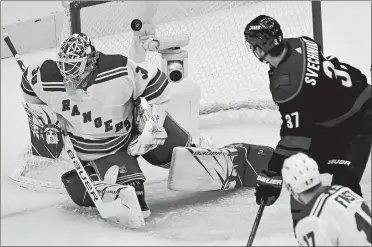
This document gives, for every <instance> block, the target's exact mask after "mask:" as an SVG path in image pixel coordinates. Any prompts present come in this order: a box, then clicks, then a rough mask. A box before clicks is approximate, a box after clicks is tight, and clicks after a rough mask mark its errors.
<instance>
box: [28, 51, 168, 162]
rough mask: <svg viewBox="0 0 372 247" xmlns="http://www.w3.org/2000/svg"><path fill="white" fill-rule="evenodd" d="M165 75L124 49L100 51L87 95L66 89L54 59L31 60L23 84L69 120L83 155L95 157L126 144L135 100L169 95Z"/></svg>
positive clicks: (160, 99) (163, 100) (156, 100)
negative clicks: (111, 52) (122, 51)
mask: <svg viewBox="0 0 372 247" xmlns="http://www.w3.org/2000/svg"><path fill="white" fill-rule="evenodd" d="M168 84H169V82H168V79H167V76H166V75H165V74H164V73H163V72H161V71H160V70H159V69H157V68H156V67H152V66H144V65H143V64H141V65H139V64H137V63H135V62H134V61H132V60H131V59H129V58H127V57H125V56H122V55H105V54H103V53H100V54H99V59H98V65H97V68H96V70H95V71H94V73H93V75H92V78H91V79H90V82H89V84H88V87H87V89H86V91H85V92H84V94H83V95H84V96H83V97H82V98H81V99H79V100H76V99H75V98H73V97H70V96H69V95H68V94H67V93H66V90H65V87H64V84H63V78H62V75H61V74H60V72H59V69H58V67H57V64H56V62H55V61H52V60H47V61H44V62H43V63H42V64H41V65H30V66H29V67H28V68H27V70H26V71H25V73H24V75H23V77H22V83H21V88H22V90H23V92H24V93H25V94H27V95H28V96H33V97H37V98H39V99H40V100H41V101H43V102H44V103H45V104H46V105H48V106H49V107H50V108H51V109H52V110H53V111H54V112H56V113H58V114H60V115H62V116H63V117H64V118H65V119H66V120H67V121H68V123H69V124H67V126H66V128H67V132H68V134H69V136H70V138H71V141H72V143H73V145H74V148H75V150H76V151H77V154H78V156H79V158H80V159H82V160H88V161H89V160H95V159H98V158H100V157H103V156H106V155H108V154H112V153H115V152H116V151H117V150H119V149H121V148H122V147H124V146H125V145H126V144H127V143H128V141H129V139H130V132H131V129H132V120H133V115H132V110H133V106H134V104H133V100H135V99H137V98H138V97H140V96H141V97H144V98H146V99H147V101H148V102H149V103H150V104H164V103H166V102H167V101H168V100H169V87H168Z"/></svg>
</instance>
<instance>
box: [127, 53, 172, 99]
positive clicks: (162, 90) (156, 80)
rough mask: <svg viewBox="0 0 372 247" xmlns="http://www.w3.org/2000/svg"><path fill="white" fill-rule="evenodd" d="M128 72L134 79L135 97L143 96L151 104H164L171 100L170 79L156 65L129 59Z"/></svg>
mask: <svg viewBox="0 0 372 247" xmlns="http://www.w3.org/2000/svg"><path fill="white" fill-rule="evenodd" d="M128 74H129V76H130V77H131V79H132V82H133V86H134V90H133V99H134V100H136V99H137V98H139V97H143V98H145V99H146V100H147V102H149V104H163V103H166V102H167V101H168V100H169V96H170V89H169V81H168V78H167V76H166V74H165V73H164V72H162V71H161V70H160V69H158V68H157V67H156V66H152V65H147V64H145V63H140V64H139V63H135V62H134V61H133V60H131V59H128Z"/></svg>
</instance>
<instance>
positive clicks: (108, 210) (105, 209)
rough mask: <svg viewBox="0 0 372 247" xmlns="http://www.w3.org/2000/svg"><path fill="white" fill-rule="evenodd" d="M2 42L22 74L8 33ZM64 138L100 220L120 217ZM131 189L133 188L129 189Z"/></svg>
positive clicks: (116, 204) (115, 204) (115, 205)
mask: <svg viewBox="0 0 372 247" xmlns="http://www.w3.org/2000/svg"><path fill="white" fill-rule="evenodd" d="M4 41H5V43H6V44H7V45H8V47H9V49H10V51H11V52H12V54H13V56H14V57H15V59H16V61H17V63H18V65H19V67H20V68H21V70H22V72H24V71H25V70H26V66H25V65H24V63H23V62H22V60H21V57H20V56H19V54H18V52H17V50H16V49H15V47H14V45H13V43H12V41H11V40H10V38H9V35H8V33H4ZM63 134H64V136H65V138H64V144H65V148H66V152H67V154H68V157H69V158H70V159H71V162H72V164H73V168H74V169H75V170H76V172H77V174H78V176H79V178H80V180H81V182H82V184H83V185H84V187H85V189H86V191H87V192H88V194H89V196H90V198H91V199H92V201H93V203H94V205H95V206H96V208H97V210H98V212H99V214H100V215H101V216H102V218H105V219H107V218H109V217H114V216H117V215H120V209H121V199H120V198H119V197H118V198H117V199H116V200H114V201H112V202H103V201H102V199H101V197H100V195H99V194H98V191H97V190H96V188H95V186H94V184H93V182H92V180H91V179H90V177H89V175H88V174H87V172H86V171H85V169H84V167H83V165H82V164H81V162H80V160H79V159H78V158H77V154H76V152H75V150H74V147H73V145H72V142H71V140H70V138H69V136H68V135H66V133H63ZM131 189H133V191H134V188H133V187H131ZM141 226H142V225H139V226H137V227H141Z"/></svg>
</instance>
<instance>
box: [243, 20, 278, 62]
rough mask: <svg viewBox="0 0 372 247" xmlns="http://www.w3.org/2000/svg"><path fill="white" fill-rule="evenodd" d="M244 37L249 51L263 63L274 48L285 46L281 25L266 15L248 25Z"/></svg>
mask: <svg viewBox="0 0 372 247" xmlns="http://www.w3.org/2000/svg"><path fill="white" fill-rule="evenodd" d="M244 37H245V42H246V46H247V48H248V50H249V51H251V52H253V54H254V55H255V56H256V57H257V58H258V59H259V60H260V61H261V62H264V60H263V59H264V58H265V57H266V55H267V54H268V53H269V52H270V51H272V50H273V49H274V48H276V47H278V46H283V32H282V29H281V28H280V25H279V23H278V22H277V21H276V20H274V19H273V18H271V17H269V16H266V15H260V16H258V17H256V18H255V19H253V20H252V21H251V22H250V23H248V24H247V26H246V27H245V30H244Z"/></svg>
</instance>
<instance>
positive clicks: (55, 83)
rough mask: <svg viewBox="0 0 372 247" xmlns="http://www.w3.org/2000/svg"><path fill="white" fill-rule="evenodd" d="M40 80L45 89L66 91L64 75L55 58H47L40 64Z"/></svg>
mask: <svg viewBox="0 0 372 247" xmlns="http://www.w3.org/2000/svg"><path fill="white" fill-rule="evenodd" d="M40 80H41V83H42V86H43V91H47V92H66V88H65V85H64V84H63V77H62V75H61V73H60V71H59V69H58V67H57V63H56V62H55V61H53V60H46V61H44V62H43V64H42V65H41V66H40Z"/></svg>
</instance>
